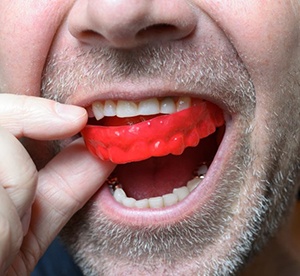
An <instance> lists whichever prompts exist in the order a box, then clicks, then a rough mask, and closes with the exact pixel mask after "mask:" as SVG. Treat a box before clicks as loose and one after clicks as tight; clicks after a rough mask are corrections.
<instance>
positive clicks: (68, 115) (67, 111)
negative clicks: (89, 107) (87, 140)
mask: <svg viewBox="0 0 300 276" xmlns="http://www.w3.org/2000/svg"><path fill="white" fill-rule="evenodd" d="M55 111H56V113H57V114H58V115H59V116H60V117H62V118H63V119H65V120H75V119H76V120H77V119H78V118H80V117H84V116H85V115H86V110H85V109H84V108H82V107H79V106H75V105H67V104H61V103H55Z"/></svg>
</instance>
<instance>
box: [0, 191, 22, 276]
mask: <svg viewBox="0 0 300 276" xmlns="http://www.w3.org/2000/svg"><path fill="white" fill-rule="evenodd" d="M22 238H23V235H22V227H21V223H20V219H19V215H18V213H17V211H16V208H15V206H14V204H13V203H12V201H11V199H10V197H9V196H8V194H7V193H6V191H5V189H4V188H3V187H2V186H0V275H5V274H4V272H5V270H6V269H7V268H8V267H9V265H10V264H11V263H12V262H13V260H14V258H15V256H16V255H17V253H18V251H19V249H20V247H21V243H22Z"/></svg>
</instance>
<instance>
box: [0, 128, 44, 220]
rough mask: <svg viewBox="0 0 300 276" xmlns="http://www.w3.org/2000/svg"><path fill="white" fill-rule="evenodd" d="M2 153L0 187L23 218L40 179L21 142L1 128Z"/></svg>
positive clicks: (0, 148) (0, 144) (0, 142)
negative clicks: (0, 186)
mask: <svg viewBox="0 0 300 276" xmlns="http://www.w3.org/2000/svg"><path fill="white" fill-rule="evenodd" d="M0 152H1V159H2V161H1V167H0V185H2V186H3V187H4V188H5V190H6V192H7V194H8V195H9V196H10V198H11V200H12V202H13V204H14V205H15V207H16V209H17V212H18V214H19V216H20V218H22V217H23V215H24V214H25V212H27V211H28V209H29V208H30V206H31V204H32V203H33V199H34V196H35V191H36V184H37V177H38V174H37V171H36V167H35V165H34V163H33V161H32V160H31V158H30V156H29V154H28V153H27V151H26V150H25V149H24V148H23V146H22V145H21V144H20V142H19V141H18V140H17V139H16V138H15V137H14V136H13V135H12V134H11V133H9V132H8V131H7V130H5V129H3V128H1V127H0Z"/></svg>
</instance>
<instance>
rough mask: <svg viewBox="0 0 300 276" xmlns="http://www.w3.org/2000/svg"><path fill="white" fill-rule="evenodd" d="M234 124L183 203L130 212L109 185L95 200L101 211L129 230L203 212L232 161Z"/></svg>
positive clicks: (167, 223) (170, 221)
mask: <svg viewBox="0 0 300 276" xmlns="http://www.w3.org/2000/svg"><path fill="white" fill-rule="evenodd" d="M232 125H233V123H232V121H231V120H230V121H227V122H226V132H225V134H224V137H223V140H222V143H221V145H220V146H219V149H218V152H217V154H216V156H215V157H214V160H213V162H212V164H211V165H210V167H209V170H208V172H207V174H206V176H205V178H204V179H203V181H202V182H201V184H200V185H199V186H198V187H197V188H196V189H195V190H194V191H193V192H192V193H191V194H190V195H189V196H187V197H186V198H185V199H184V200H183V201H181V202H179V203H177V204H175V205H173V206H170V207H165V208H161V209H137V208H128V207H125V206H123V205H121V204H119V203H118V202H117V201H116V200H115V199H114V197H113V196H112V194H111V192H110V189H109V187H108V185H104V186H103V187H102V188H101V189H100V190H99V192H98V193H96V194H95V195H94V197H93V199H92V201H94V202H95V203H96V205H97V206H98V208H99V209H100V210H102V212H103V213H104V214H105V215H106V216H107V217H108V218H109V219H110V220H112V221H115V222H116V223H121V224H126V225H130V226H139V227H143V226H148V225H152V226H160V225H161V226H163V225H170V224H174V223H178V222H179V221H181V220H183V219H185V218H186V217H189V216H191V215H192V214H193V213H195V212H199V211H201V208H202V206H204V204H206V203H207V202H208V201H209V199H210V198H211V197H213V195H214V192H215V191H216V189H218V185H219V183H220V179H221V177H222V173H223V171H224V165H225V163H226V160H228V159H230V157H231V155H232V154H233V153H234V152H235V151H234V143H232V141H233V139H234V137H235V136H236V133H235V132H234V131H233V129H235V128H234V127H232Z"/></svg>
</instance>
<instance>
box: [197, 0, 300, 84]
mask: <svg viewBox="0 0 300 276" xmlns="http://www.w3.org/2000/svg"><path fill="white" fill-rule="evenodd" d="M194 2H195V4H196V5H197V6H199V8H202V9H203V10H204V11H205V12H207V13H208V14H209V16H211V17H212V18H213V20H215V22H216V24H217V25H218V26H219V27H220V28H221V29H222V30H223V31H224V32H225V33H226V35H227V37H228V39H229V40H230V41H231V42H232V44H233V46H234V47H235V48H236V50H237V52H238V53H239V55H240V57H241V59H242V60H243V62H244V63H245V65H246V67H247V69H248V71H249V73H250V75H251V76H252V78H255V77H258V76H260V75H264V78H265V76H266V75H265V74H266V72H268V76H270V78H271V80H272V79H276V75H278V72H285V71H286V69H287V68H286V67H287V66H289V65H290V64H291V63H292V61H293V60H294V59H295V57H296V56H297V55H299V39H298V37H299V18H300V15H299V12H296V11H295V5H293V3H294V1H257V0H240V1H235V0H227V1H223V0H202V1H200V0H199V1H196V0H195V1H194Z"/></svg>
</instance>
